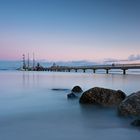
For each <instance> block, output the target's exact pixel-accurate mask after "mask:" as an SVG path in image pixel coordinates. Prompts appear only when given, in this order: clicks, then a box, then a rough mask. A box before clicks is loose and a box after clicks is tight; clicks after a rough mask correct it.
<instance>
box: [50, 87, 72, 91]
mask: <svg viewBox="0 0 140 140" xmlns="http://www.w3.org/2000/svg"><path fill="white" fill-rule="evenodd" d="M51 90H54V91H67V90H69V89H65V88H52V89H51Z"/></svg>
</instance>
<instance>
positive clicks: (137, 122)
mask: <svg viewBox="0 0 140 140" xmlns="http://www.w3.org/2000/svg"><path fill="white" fill-rule="evenodd" d="M131 125H133V126H137V127H140V120H134V121H133V122H132V123H131Z"/></svg>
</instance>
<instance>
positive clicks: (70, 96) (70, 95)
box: [67, 93, 78, 99]
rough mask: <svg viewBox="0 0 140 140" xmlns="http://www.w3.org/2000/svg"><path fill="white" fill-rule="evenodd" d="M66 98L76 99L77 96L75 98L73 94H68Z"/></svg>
mask: <svg viewBox="0 0 140 140" xmlns="http://www.w3.org/2000/svg"><path fill="white" fill-rule="evenodd" d="M67 97H68V98H69V99H70V98H71V99H73V98H78V96H76V95H75V94H74V93H70V94H68V95H67Z"/></svg>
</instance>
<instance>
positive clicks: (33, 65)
mask: <svg viewBox="0 0 140 140" xmlns="http://www.w3.org/2000/svg"><path fill="white" fill-rule="evenodd" d="M34 69H35V55H34V53H33V70H34Z"/></svg>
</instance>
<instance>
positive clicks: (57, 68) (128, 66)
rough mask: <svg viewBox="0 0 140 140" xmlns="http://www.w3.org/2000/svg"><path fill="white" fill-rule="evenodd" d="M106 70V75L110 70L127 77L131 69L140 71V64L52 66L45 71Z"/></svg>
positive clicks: (94, 71)
mask: <svg viewBox="0 0 140 140" xmlns="http://www.w3.org/2000/svg"><path fill="white" fill-rule="evenodd" d="M99 69H100V70H101V69H102V70H105V71H106V74H108V73H109V71H110V70H113V69H115V70H122V73H123V74H124V75H125V74H126V72H127V70H129V69H139V70H140V64H115V65H93V66H77V67H68V66H52V67H49V68H45V71H59V72H70V71H75V72H77V71H78V70H83V72H86V70H93V73H96V71H97V70H99Z"/></svg>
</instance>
